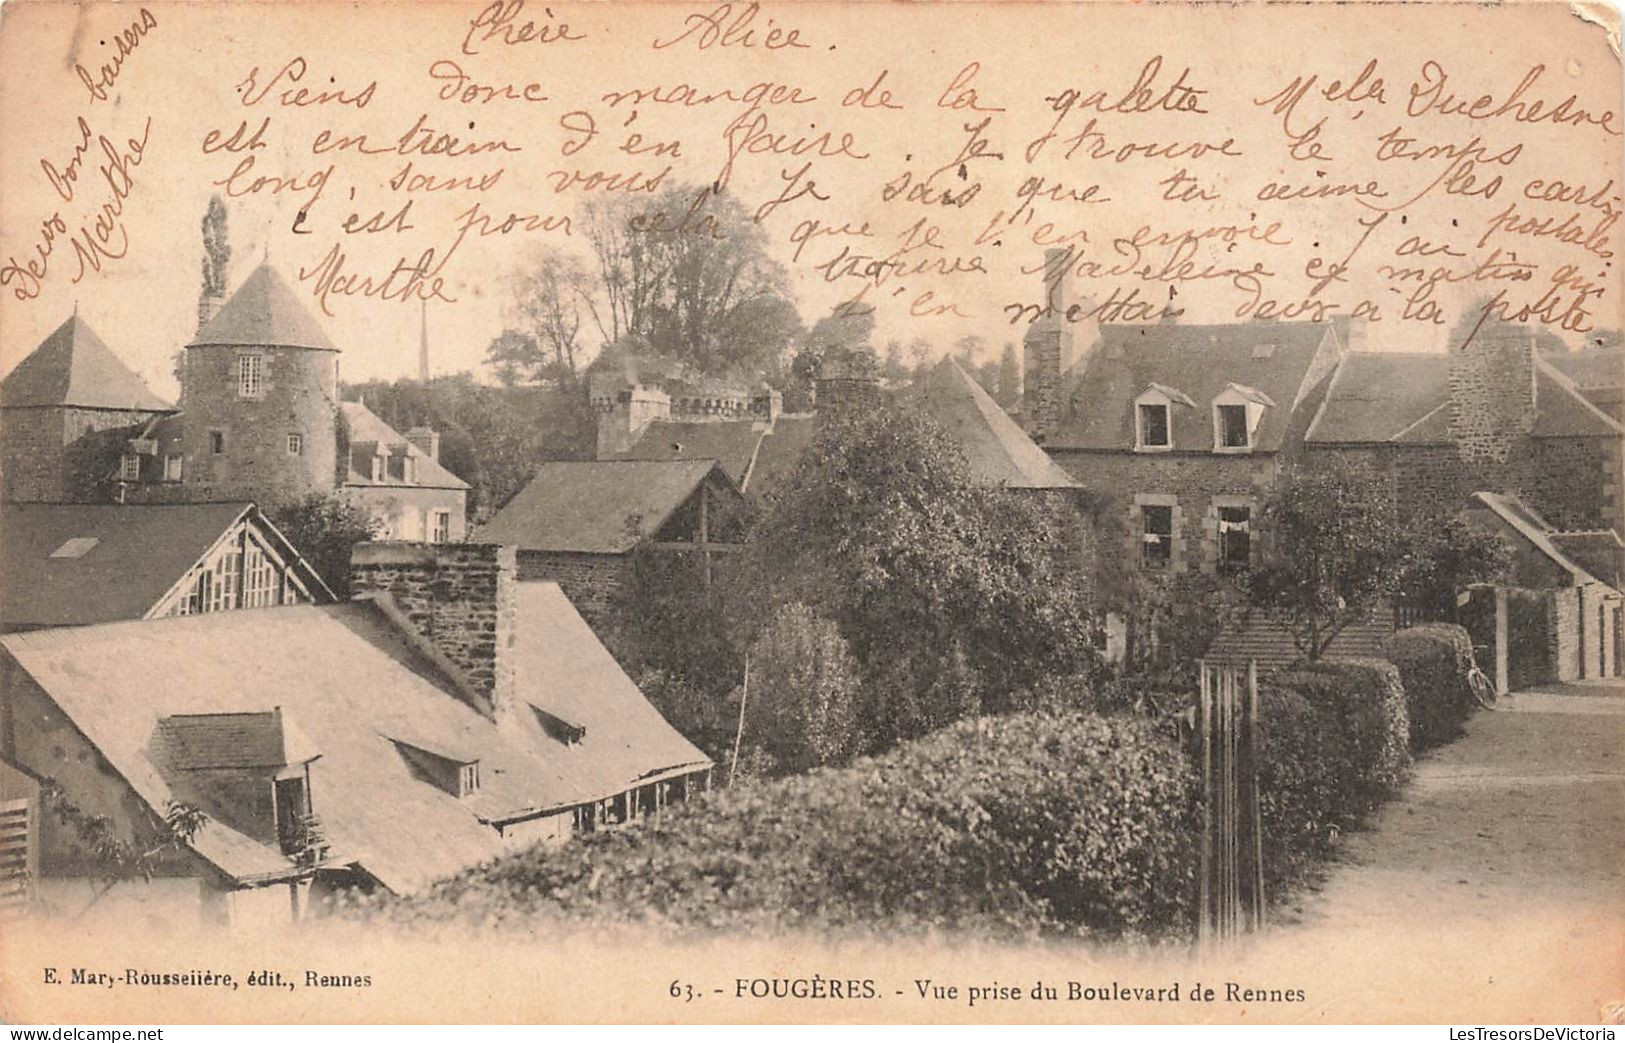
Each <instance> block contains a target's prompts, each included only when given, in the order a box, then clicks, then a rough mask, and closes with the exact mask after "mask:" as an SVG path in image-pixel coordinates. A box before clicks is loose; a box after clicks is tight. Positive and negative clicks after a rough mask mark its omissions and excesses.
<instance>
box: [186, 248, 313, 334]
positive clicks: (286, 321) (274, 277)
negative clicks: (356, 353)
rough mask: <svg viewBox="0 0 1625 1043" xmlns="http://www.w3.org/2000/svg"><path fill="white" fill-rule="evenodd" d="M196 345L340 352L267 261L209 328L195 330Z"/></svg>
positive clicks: (217, 315) (255, 270)
mask: <svg viewBox="0 0 1625 1043" xmlns="http://www.w3.org/2000/svg"><path fill="white" fill-rule="evenodd" d="M199 344H244V345H249V344H263V345H266V346H274V347H282V348H315V349H317V350H319V351H337V350H339V349H338V348H337V347H335V346H334V345H333V342H332V341H330V340H328V339H327V334H326V333H324V332H323V331H322V327H321V325H320V324H318V323H317V321H316V317H315V316H314V315H312V314H311V313H310V311H309V310H308V309H306V307H305V306H304V304H302V303H300V301H299V298H298V297H297V296H296V295H295V294H294V292H293V290H292V289H290V288H289V286H288V284H287V283H285V282H283V281H282V276H280V275H278V274H277V273H276V270H275V269H274V268H272V267H271V265H270V262H266V263H264V264H261V265H260V266H259V267H258V268H256V269H254V274H253V275H250V276H249V277H248V278H247V279H246V280H244V282H243V284H242V285H241V286H239V287H238V288H237V292H236V293H234V294H232V295H231V299H230V300H228V301H227V302H226V303H225V304H224V305H222V306H221V308H220V311H219V312H218V313H216V314H215V317H214V318H212V319H210V320H209V322H208V325H206V326H204V327H203V328H202V329H201V330H198V333H197V336H195V337H193V338H192V345H199ZM192 345H188V346H189V347H190V346H192Z"/></svg>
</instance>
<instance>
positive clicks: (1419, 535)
mask: <svg viewBox="0 0 1625 1043" xmlns="http://www.w3.org/2000/svg"><path fill="white" fill-rule="evenodd" d="M1402 535H1403V537H1404V539H1405V546H1404V552H1403V559H1402V561H1401V569H1400V576H1399V580H1398V589H1397V593H1398V594H1399V596H1400V597H1402V598H1404V599H1405V600H1407V601H1409V602H1411V603H1412V604H1414V605H1416V606H1418V607H1420V608H1423V609H1426V610H1431V612H1432V613H1433V615H1434V618H1437V619H1450V618H1453V617H1454V612H1455V599H1456V595H1457V594H1458V593H1460V592H1461V591H1463V590H1465V589H1467V588H1468V587H1470V586H1472V585H1473V584H1475V583H1488V582H1490V581H1492V580H1494V579H1496V578H1498V577H1499V576H1501V575H1502V574H1503V573H1504V572H1505V571H1506V569H1507V566H1508V565H1509V564H1510V563H1511V560H1512V550H1511V548H1510V547H1509V546H1508V545H1507V543H1506V541H1505V540H1504V539H1502V538H1501V537H1500V536H1498V535H1496V534H1495V533H1493V532H1489V531H1487V530H1485V529H1480V528H1478V527H1476V526H1473V525H1471V524H1469V523H1468V522H1467V521H1466V520H1465V519H1464V518H1462V517H1461V516H1460V515H1459V514H1455V515H1440V514H1438V513H1428V514H1424V515H1420V516H1418V517H1416V518H1413V519H1408V520H1407V521H1406V522H1405V528H1404V531H1403V533H1402Z"/></svg>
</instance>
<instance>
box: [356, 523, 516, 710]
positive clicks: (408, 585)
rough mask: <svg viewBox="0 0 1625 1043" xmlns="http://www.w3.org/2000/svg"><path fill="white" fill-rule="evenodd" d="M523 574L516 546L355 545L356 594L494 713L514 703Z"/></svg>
mask: <svg viewBox="0 0 1625 1043" xmlns="http://www.w3.org/2000/svg"><path fill="white" fill-rule="evenodd" d="M518 580H519V576H518V564H517V561H516V550H515V548H513V547H507V546H501V545H499V544H495V543H434V544H428V543H404V542H378V543H358V544H356V545H355V548H354V549H353V550H352V551H351V552H350V591H351V597H353V598H355V599H357V600H370V601H373V602H375V603H376V604H377V605H378V607H379V608H380V610H381V611H383V612H384V613H385V614H386V615H388V616H389V617H390V618H391V619H392V620H393V621H394V622H395V623H396V624H397V625H398V626H400V627H401V628H402V631H403V633H404V634H405V636H406V637H407V639H408V640H409V641H410V642H411V643H412V644H413V645H414V647H416V648H417V649H418V651H420V652H422V653H423V654H424V655H426V656H427V657H428V658H429V659H431V660H432V661H433V662H435V663H436V665H438V666H439V667H440V668H441V669H442V670H443V671H445V672H446V673H447V674H448V675H450V677H451V679H452V680H453V681H454V682H456V685H457V688H458V689H459V693H460V695H461V697H462V698H463V700H464V701H465V702H467V703H468V704H469V705H470V706H472V707H473V708H474V709H475V710H477V711H479V712H480V713H481V714H483V715H484V716H486V717H488V718H490V719H492V720H499V719H501V718H503V717H505V716H506V715H507V714H508V713H510V712H511V711H512V709H513V708H514V706H515V700H516V694H515V688H516V685H517V680H516V673H515V664H514V641H515V637H516V634H515V630H516V626H515V621H516V618H517V615H518V612H517V600H516V599H517V590H516V585H517V583H518Z"/></svg>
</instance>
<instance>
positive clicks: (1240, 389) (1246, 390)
mask: <svg viewBox="0 0 1625 1043" xmlns="http://www.w3.org/2000/svg"><path fill="white" fill-rule="evenodd" d="M1274 405H1275V403H1274V402H1273V401H1271V400H1270V397H1269V396H1268V395H1266V394H1264V393H1263V392H1262V391H1259V390H1258V389H1257V388H1250V387H1247V386H1246V385H1245V384H1229V385H1226V387H1225V389H1224V390H1223V391H1221V392H1219V393H1218V394H1217V395H1216V396H1214V398H1213V451H1214V452H1215V453H1247V452H1251V451H1252V449H1253V439H1254V436H1255V435H1256V434H1257V432H1258V424H1259V421H1261V420H1263V419H1264V410H1266V409H1268V408H1270V407H1272V406H1274Z"/></svg>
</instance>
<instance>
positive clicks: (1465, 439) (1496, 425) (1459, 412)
mask: <svg viewBox="0 0 1625 1043" xmlns="http://www.w3.org/2000/svg"><path fill="white" fill-rule="evenodd" d="M1534 422H1535V334H1534V331H1533V330H1532V329H1530V328H1529V327H1527V326H1518V325H1513V324H1511V323H1494V324H1492V323H1488V322H1486V323H1485V324H1484V325H1483V326H1481V327H1479V329H1478V332H1477V333H1476V334H1475V335H1474V336H1473V338H1472V339H1471V340H1469V341H1468V342H1467V343H1466V344H1465V345H1452V346H1451V351H1450V438H1451V440H1452V441H1453V442H1455V443H1456V447H1457V449H1458V450H1459V451H1460V453H1461V454H1462V455H1463V456H1464V457H1467V458H1469V459H1479V460H1494V461H1497V462H1504V461H1505V460H1506V458H1507V454H1508V453H1509V452H1510V450H1511V448H1512V446H1513V444H1514V443H1515V442H1516V441H1517V440H1518V439H1519V438H1520V437H1521V436H1523V435H1525V434H1527V433H1528V432H1529V430H1530V429H1531V428H1532V427H1533V426H1534Z"/></svg>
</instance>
